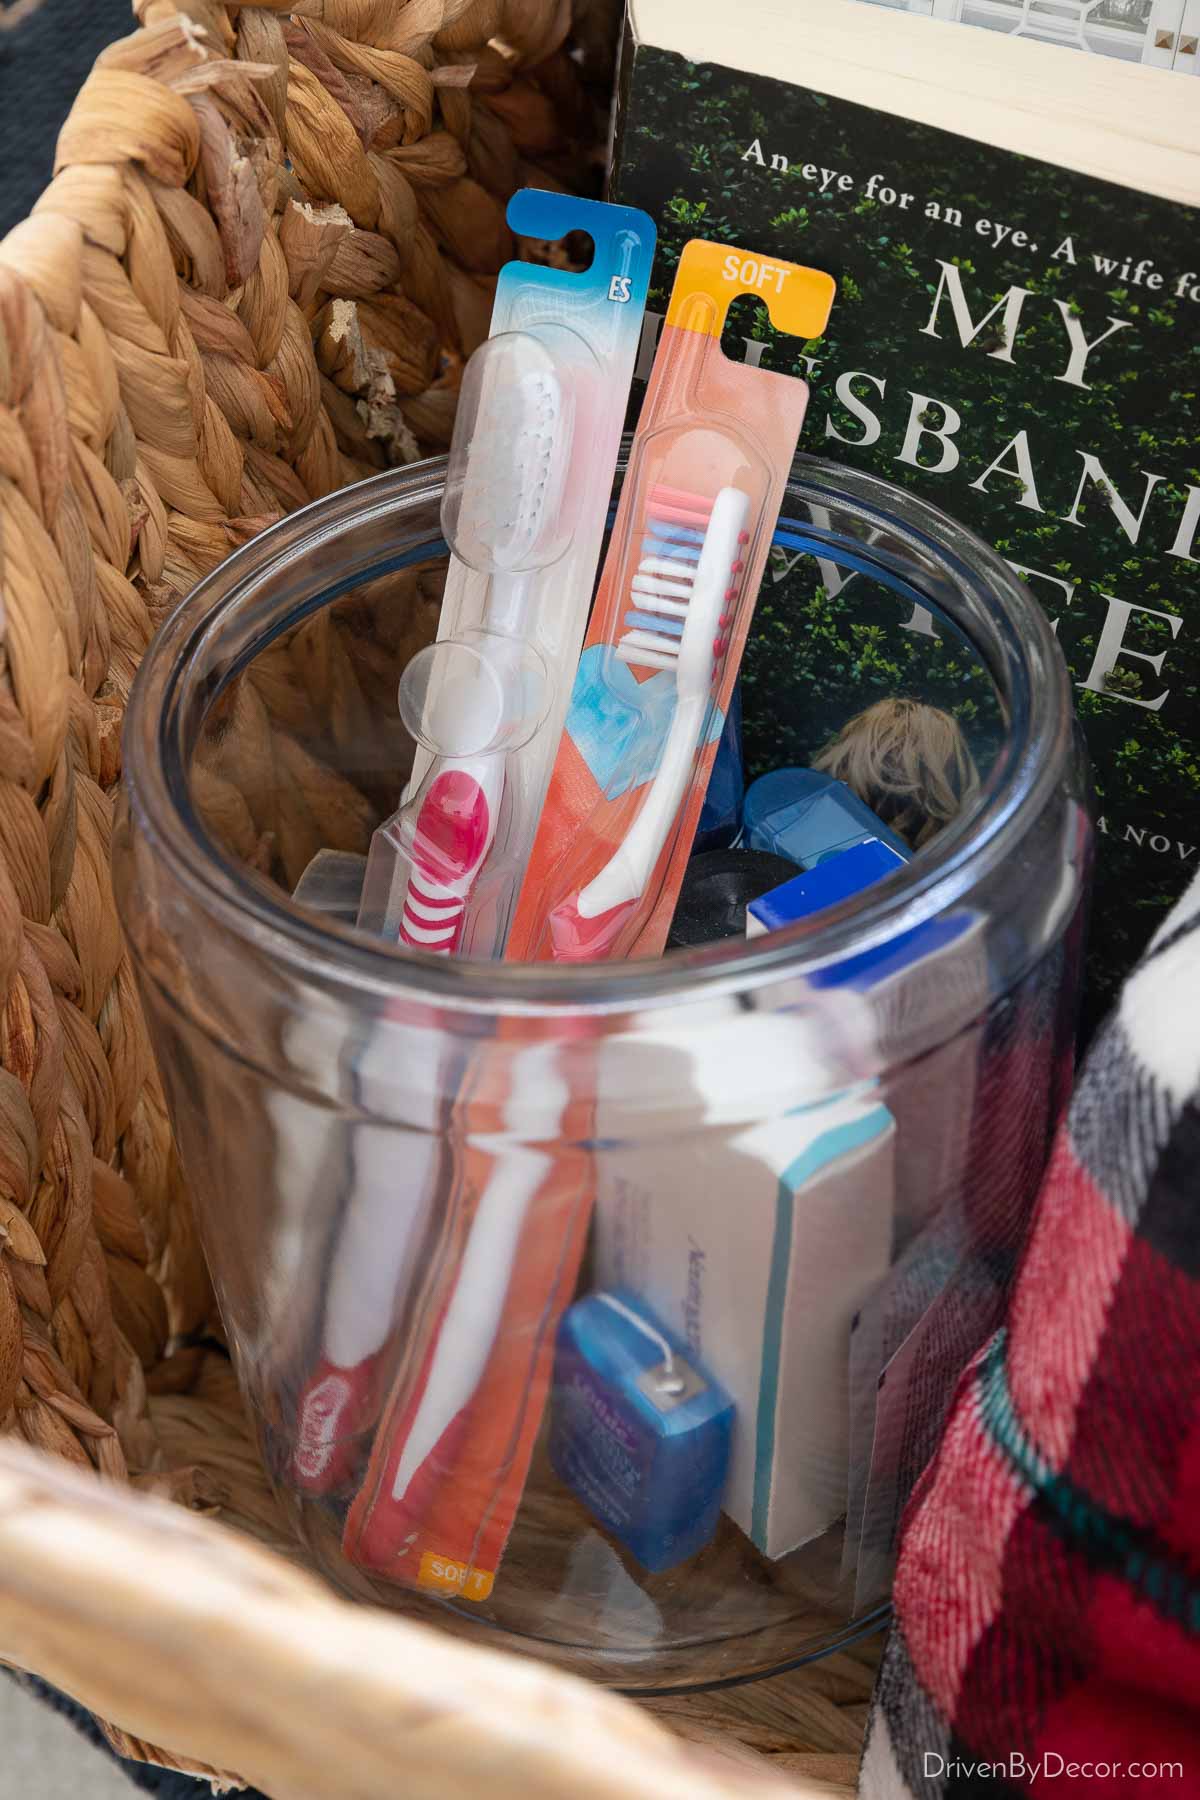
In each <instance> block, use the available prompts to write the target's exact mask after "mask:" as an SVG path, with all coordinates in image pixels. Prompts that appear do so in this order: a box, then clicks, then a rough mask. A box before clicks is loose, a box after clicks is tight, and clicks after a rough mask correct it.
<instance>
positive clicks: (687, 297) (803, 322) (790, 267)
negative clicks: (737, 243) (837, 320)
mask: <svg viewBox="0 0 1200 1800" xmlns="http://www.w3.org/2000/svg"><path fill="white" fill-rule="evenodd" d="M835 290H836V283H835V282H834V279H833V276H832V275H827V274H825V272H824V271H823V270H822V269H810V268H807V267H806V266H805V265H804V264H803V263H789V262H775V261H771V260H770V259H769V258H767V257H764V256H756V255H754V254H752V253H751V252H749V251H745V250H730V249H729V248H728V247H727V246H726V245H724V244H709V243H705V242H704V241H703V240H702V239H700V238H693V239H692V241H691V243H689V244H686V245H685V246H684V250H683V255H682V256H681V257H680V259H679V272H678V274H677V275H676V277H675V286H674V288H673V289H672V291H671V301H670V305H669V306H668V308H667V324H668V325H677V326H679V328H680V329H681V330H682V331H701V332H706V333H707V334H708V335H709V336H710V337H714V338H718V339H719V338H720V336H721V333H722V331H724V329H725V318H726V315H727V313H728V312H729V308H730V307H731V306H732V305H733V302H734V301H735V300H740V299H741V298H742V297H743V296H744V295H746V294H752V295H753V296H754V297H755V299H757V300H761V301H762V303H763V305H764V306H765V307H766V309H767V312H768V314H769V316H770V320H771V323H772V325H774V326H775V328H776V330H777V331H785V332H787V333H788V334H789V336H791V337H799V338H814V337H820V335H821V333H822V332H823V331H824V329H825V327H826V325H827V324H828V323H829V314H830V312H831V311H832V308H833V298H834V293H835Z"/></svg>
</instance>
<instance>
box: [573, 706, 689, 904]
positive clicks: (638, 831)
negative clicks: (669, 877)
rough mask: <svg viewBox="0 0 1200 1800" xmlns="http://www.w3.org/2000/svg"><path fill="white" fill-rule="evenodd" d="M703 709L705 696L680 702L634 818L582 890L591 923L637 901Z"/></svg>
mask: <svg viewBox="0 0 1200 1800" xmlns="http://www.w3.org/2000/svg"><path fill="white" fill-rule="evenodd" d="M707 708H708V695H707V694H695V695H689V696H688V697H687V698H685V699H681V700H680V701H679V702H678V703H677V705H676V707H675V716H674V718H673V719H672V720H671V728H670V730H669V731H668V733H667V741H666V744H665V745H664V746H663V753H662V761H661V762H660V764H659V767H658V773H657V774H656V775H655V777H654V780H653V782H652V783H651V785H650V792H649V793H648V794H647V795H646V798H645V800H643V802H642V805H641V807H640V808H639V810H638V816H637V818H636V819H635V820H634V822H633V825H632V827H631V828H630V831H629V835H628V836H627V837H626V838H625V839H624V840H623V842H622V843H621V845H620V846H619V848H618V849H617V851H616V854H615V855H614V856H613V857H612V859H611V860H610V861H609V862H608V863H606V864H605V866H604V868H603V869H601V871H600V873H599V874H598V875H597V876H595V878H594V879H593V880H592V881H590V882H589V883H588V884H587V886H586V887H585V888H584V889H583V891H582V892H581V894H580V896H579V900H578V902H577V904H578V908H579V911H580V914H581V915H582V916H583V917H584V918H585V919H594V918H596V917H598V916H599V914H601V913H605V912H608V911H609V909H610V908H611V907H614V906H619V905H620V904H621V903H622V902H623V901H629V900H637V899H640V898H641V896H642V894H643V893H644V892H645V888H646V883H647V882H648V881H649V879H650V876H651V873H652V871H653V869H654V865H655V863H656V862H657V861H658V857H659V854H660V852H661V850H662V847H663V844H664V843H665V842H666V838H667V833H668V832H669V831H670V829H671V822H672V820H673V819H674V817H675V814H676V813H677V811H678V810H679V803H680V801H681V800H682V799H683V795H684V791H685V789H686V787H687V783H688V776H689V775H690V773H691V768H692V758H693V756H694V754H695V750H696V744H697V741H698V739H699V737H700V731H701V728H702V726H703V723H704V715H705V712H706V710H707Z"/></svg>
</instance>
